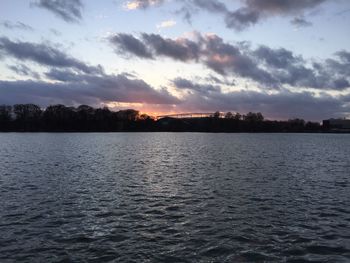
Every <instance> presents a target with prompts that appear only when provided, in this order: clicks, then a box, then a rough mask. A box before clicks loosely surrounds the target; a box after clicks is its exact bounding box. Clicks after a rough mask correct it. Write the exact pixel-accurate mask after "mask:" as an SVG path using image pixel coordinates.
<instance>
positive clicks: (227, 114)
mask: <svg viewBox="0 0 350 263" xmlns="http://www.w3.org/2000/svg"><path fill="white" fill-rule="evenodd" d="M225 118H226V119H232V118H233V114H232V112H230V111H229V112H227V113H226V114H225Z"/></svg>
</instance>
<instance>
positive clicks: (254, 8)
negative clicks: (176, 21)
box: [194, 0, 327, 31]
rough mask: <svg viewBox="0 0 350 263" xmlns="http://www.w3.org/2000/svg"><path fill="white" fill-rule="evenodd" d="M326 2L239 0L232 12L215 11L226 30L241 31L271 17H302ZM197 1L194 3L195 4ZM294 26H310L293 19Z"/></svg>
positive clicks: (323, 0) (300, 20) (225, 9)
mask: <svg viewBox="0 0 350 263" xmlns="http://www.w3.org/2000/svg"><path fill="white" fill-rule="evenodd" d="M326 1H327V0H305V1H295V0H264V1H261V0H241V2H242V6H241V7H240V8H238V9H236V10H234V11H229V9H228V8H227V7H225V8H224V7H221V8H220V9H217V11H218V12H219V13H221V14H223V15H224V18H225V23H226V26H227V27H228V28H233V29H235V30H238V31H242V30H244V29H246V28H248V27H250V26H253V25H255V24H257V23H258V22H260V21H261V20H263V19H267V18H269V17H273V16H290V15H299V16H301V17H302V15H304V13H305V11H306V10H308V9H313V8H315V7H317V6H319V5H321V4H322V3H324V2H326ZM196 2H198V1H194V3H196ZM213 2H214V3H218V1H216V0H210V1H208V4H207V5H198V6H199V7H202V8H205V9H208V5H213ZM293 22H294V24H296V23H298V26H305V25H308V26H309V25H310V23H309V22H307V21H306V20H305V19H302V18H295V19H294V20H293Z"/></svg>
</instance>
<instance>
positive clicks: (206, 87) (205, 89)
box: [172, 78, 221, 94]
mask: <svg viewBox="0 0 350 263" xmlns="http://www.w3.org/2000/svg"><path fill="white" fill-rule="evenodd" d="M172 82H173V84H174V86H175V87H176V88H178V89H186V90H190V91H195V92H198V93H202V94H209V93H211V92H220V91H221V87H220V86H218V85H211V84H196V83H193V82H192V81H190V80H187V79H184V78H176V79H174V80H173V81H172Z"/></svg>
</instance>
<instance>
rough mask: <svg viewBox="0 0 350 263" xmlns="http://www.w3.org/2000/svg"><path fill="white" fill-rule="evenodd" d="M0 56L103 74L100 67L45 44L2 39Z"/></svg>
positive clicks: (0, 39)
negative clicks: (90, 64)
mask: <svg viewBox="0 0 350 263" xmlns="http://www.w3.org/2000/svg"><path fill="white" fill-rule="evenodd" d="M0 54H2V55H4V56H5V55H6V56H9V57H14V58H16V59H18V60H21V61H23V60H27V61H32V62H36V63H38V64H40V65H44V66H52V67H59V68H73V69H75V70H78V71H82V72H84V73H101V68H100V67H95V66H89V65H87V64H85V63H84V62H82V61H80V60H78V59H75V58H73V57H71V56H69V55H67V54H66V53H64V52H62V51H61V50H59V49H57V48H55V47H52V46H50V45H48V44H43V43H41V44H36V43H31V42H21V41H17V42H15V41H12V40H10V39H8V38H6V37H0Z"/></svg>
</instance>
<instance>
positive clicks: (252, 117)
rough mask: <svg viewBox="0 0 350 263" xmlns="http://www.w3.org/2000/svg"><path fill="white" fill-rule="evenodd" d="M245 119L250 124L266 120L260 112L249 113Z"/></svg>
mask: <svg viewBox="0 0 350 263" xmlns="http://www.w3.org/2000/svg"><path fill="white" fill-rule="evenodd" d="M243 119H244V120H245V121H248V122H261V121H263V120H264V116H263V115H262V114H261V113H260V112H258V113H253V112H248V113H247V115H244V116H243Z"/></svg>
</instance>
